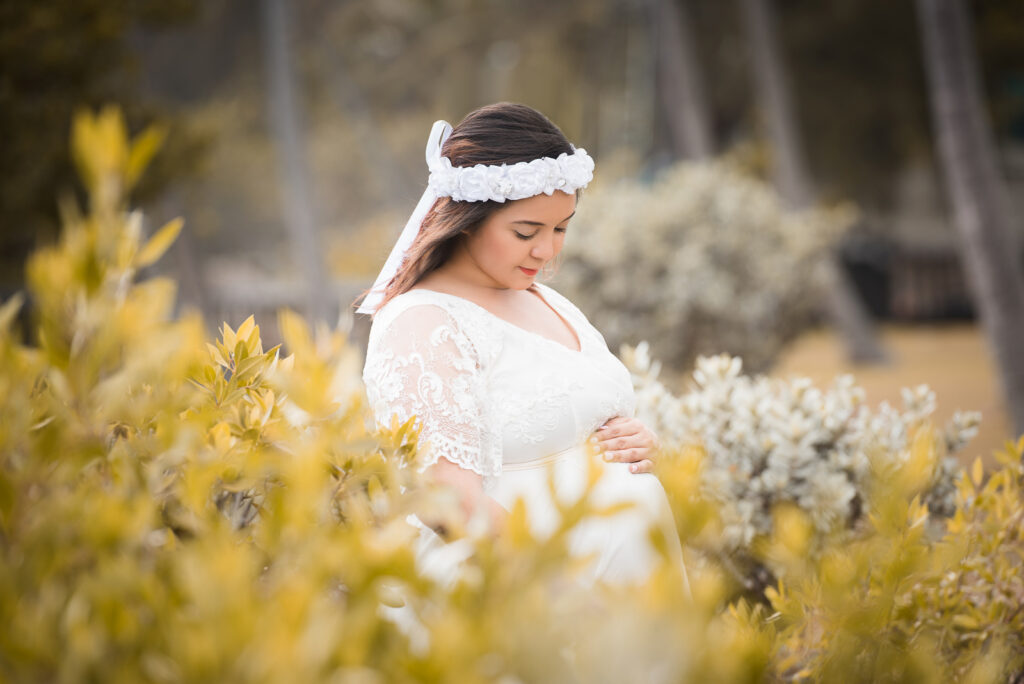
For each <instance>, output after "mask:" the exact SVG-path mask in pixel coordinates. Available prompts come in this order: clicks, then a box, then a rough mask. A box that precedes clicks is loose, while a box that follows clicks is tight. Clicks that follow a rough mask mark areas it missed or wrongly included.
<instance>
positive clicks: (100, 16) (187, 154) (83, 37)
mask: <svg viewBox="0 0 1024 684" xmlns="http://www.w3.org/2000/svg"><path fill="white" fill-rule="evenodd" d="M197 6H198V2H197V1H196V0H165V1H164V2H132V1H131V0H47V1H46V2H23V1H22V0H0V131H2V132H3V139H4V144H3V145H0V211H2V212H3V215H2V220H0V290H13V289H17V288H19V287H20V286H21V283H22V273H23V272H22V264H23V261H24V258H25V256H26V255H27V254H28V252H29V250H31V249H32V248H33V247H34V246H35V245H37V244H39V243H45V242H49V241H52V240H53V239H54V237H55V236H56V228H57V206H56V202H55V197H56V196H57V195H58V194H59V192H61V191H65V190H68V189H70V188H72V187H74V183H75V178H74V174H73V172H72V168H71V165H70V163H69V162H68V154H67V150H68V144H69V141H68V135H69V131H68V125H67V122H68V121H70V120H71V117H72V113H73V112H74V110H75V109H76V108H77V107H80V106H96V105H99V104H102V103H105V102H111V101H116V102H118V103H120V104H121V105H122V107H123V108H124V110H125V112H126V114H127V117H128V119H129V121H130V122H132V125H133V127H135V125H136V124H138V123H142V122H151V121H154V120H156V121H161V122H163V123H165V124H167V125H168V126H169V127H170V128H171V131H172V136H174V137H175V140H174V144H172V145H170V146H169V149H171V150H173V152H172V153H171V154H168V155H163V156H162V157H161V158H160V159H159V160H157V162H156V163H155V165H154V167H153V169H152V173H151V174H150V175H149V176H147V178H146V180H145V181H144V182H143V184H142V185H140V186H139V188H138V190H137V192H136V195H135V199H136V201H140V200H144V199H145V198H147V197H152V196H153V195H155V194H156V193H157V192H158V191H159V189H160V188H162V187H164V186H165V185H166V183H167V180H168V178H169V177H170V176H171V175H177V174H180V173H181V172H182V171H184V170H185V169H187V168H189V167H190V166H191V165H192V164H194V162H195V161H196V159H197V158H198V154H199V147H198V143H200V141H198V140H197V139H195V138H194V137H188V136H185V135H182V134H181V133H182V130H181V127H180V126H179V124H180V121H179V120H178V119H176V118H174V117H173V116H172V115H171V113H170V112H168V111H166V110H161V109H160V108H158V107H157V106H156V105H155V104H154V103H153V102H151V101H149V100H146V99H144V98H142V97H140V96H139V85H138V83H137V81H136V78H135V77H136V76H137V73H136V72H135V70H134V69H135V66H136V64H135V53H134V51H133V49H132V48H131V47H130V41H129V38H130V33H131V31H132V30H133V29H135V28H137V27H140V26H144V27H150V28H153V29H154V30H157V29H160V28H166V27H170V26H177V25H182V24H184V23H187V22H189V21H191V20H192V19H193V18H194V17H195V16H196V10H197ZM55 133H56V134H55Z"/></svg>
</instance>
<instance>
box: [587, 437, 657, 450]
mask: <svg viewBox="0 0 1024 684" xmlns="http://www.w3.org/2000/svg"><path fill="white" fill-rule="evenodd" d="M597 445H598V447H600V448H601V449H602V450H604V451H624V450H627V449H633V450H637V449H649V448H650V447H651V442H650V440H648V439H646V438H645V437H644V436H643V435H628V436H626V437H614V438H611V439H603V440H600V441H598V443H597Z"/></svg>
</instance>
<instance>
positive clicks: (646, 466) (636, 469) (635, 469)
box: [629, 458, 654, 473]
mask: <svg viewBox="0 0 1024 684" xmlns="http://www.w3.org/2000/svg"><path fill="white" fill-rule="evenodd" d="M629 472H631V473H651V472H654V462H653V461H651V459H649V458H645V459H643V460H642V461H637V462H636V463H630V464H629Z"/></svg>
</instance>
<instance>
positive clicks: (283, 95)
mask: <svg viewBox="0 0 1024 684" xmlns="http://www.w3.org/2000/svg"><path fill="white" fill-rule="evenodd" d="M262 9H263V33H264V41H265V43H264V50H263V52H264V56H265V60H266V62H265V63H266V69H267V75H268V87H267V97H268V100H269V101H268V109H269V110H270V125H271V135H272V138H273V140H274V143H275V145H276V147H277V154H278V159H279V161H278V165H277V169H278V176H279V179H280V186H281V189H282V193H283V197H282V200H283V205H284V224H285V228H286V229H287V231H288V239H289V242H290V243H291V250H292V258H293V259H294V261H295V267H296V268H297V269H298V270H299V272H300V273H301V274H302V277H303V278H304V279H305V281H306V283H305V284H306V288H305V289H306V297H305V298H306V302H305V309H306V311H305V313H306V315H308V316H309V317H311V318H314V319H327V318H328V316H329V314H330V312H329V311H328V306H329V305H330V301H329V298H328V296H327V286H328V282H327V276H326V272H325V268H324V263H323V259H322V256H321V249H320V244H319V239H318V236H317V225H316V218H315V216H314V212H313V193H312V192H311V191H310V183H309V171H308V165H307V162H306V154H305V150H304V148H303V140H302V129H301V116H300V113H299V111H300V106H299V102H298V100H297V98H296V96H295V89H294V87H293V76H292V68H291V61H290V58H289V45H288V37H289V15H288V11H289V10H288V2H287V0H263V3H262Z"/></svg>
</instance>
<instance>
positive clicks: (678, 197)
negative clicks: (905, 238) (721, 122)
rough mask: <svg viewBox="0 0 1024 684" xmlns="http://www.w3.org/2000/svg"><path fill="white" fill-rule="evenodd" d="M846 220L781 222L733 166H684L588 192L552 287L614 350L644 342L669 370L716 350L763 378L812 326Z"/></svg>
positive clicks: (835, 211) (776, 206) (835, 212)
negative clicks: (824, 270) (824, 264)
mask: <svg viewBox="0 0 1024 684" xmlns="http://www.w3.org/2000/svg"><path fill="white" fill-rule="evenodd" d="M854 215H855V212H854V211H853V209H852V207H850V206H849V205H840V206H838V207H834V208H828V209H826V208H820V209H814V210H808V211H803V212H799V213H797V212H792V211H788V210H786V209H785V208H784V207H783V206H782V204H781V200H780V199H779V197H778V195H777V193H776V192H775V191H774V190H773V189H772V188H771V186H770V185H768V184H767V183H765V182H764V181H761V180H759V179H757V178H755V177H753V176H751V175H750V174H749V173H747V172H745V171H742V170H741V169H740V168H739V167H738V165H737V164H736V163H734V162H733V161H731V160H729V159H722V160H714V161H707V162H680V163H679V164H676V165H674V166H672V167H669V168H667V169H665V170H663V171H662V172H661V173H660V174H659V175H658V176H657V177H656V178H655V180H654V181H653V182H652V183H645V182H640V181H637V180H622V181H619V182H618V183H614V184H610V185H599V186H596V187H593V188H592V189H588V190H587V193H586V196H585V197H584V198H583V199H582V200H581V201H580V207H579V213H578V215H577V217H576V218H575V224H574V225H575V228H574V229H573V231H574V232H578V233H579V235H578V236H571V237H570V239H569V240H567V241H566V243H565V247H564V249H563V251H562V253H561V255H560V258H561V259H562V260H563V263H562V264H561V266H560V267H559V270H558V273H557V277H556V278H555V283H557V284H559V285H560V286H561V287H563V288H564V291H565V294H566V295H567V296H568V297H569V298H570V299H571V300H573V301H574V302H576V303H577V304H578V306H579V307H580V308H581V309H582V310H583V311H584V312H585V313H586V314H587V316H588V318H590V320H591V321H593V322H594V325H595V326H596V327H597V328H598V329H599V330H601V331H602V333H603V334H604V335H605V337H606V339H607V341H608V345H609V347H610V348H612V349H616V348H618V347H619V346H620V345H621V344H623V343H628V344H637V343H638V342H640V341H641V340H649V341H650V345H651V353H652V355H653V356H655V357H657V358H659V359H662V360H663V361H664V363H666V364H668V365H669V366H670V367H671V368H673V369H674V370H677V371H681V370H683V369H685V368H688V367H689V366H690V364H692V363H693V361H694V360H695V359H696V357H697V356H698V355H700V354H711V353H717V352H721V351H725V352H728V353H730V354H733V355H736V356H741V357H743V359H744V362H745V363H747V364H748V366H749V367H750V368H752V369H754V370H760V369H764V368H765V367H767V366H768V365H769V364H770V363H771V362H772V360H773V359H774V357H775V356H776V355H777V354H778V352H779V350H780V349H781V348H782V346H783V344H785V343H786V342H787V341H789V340H790V339H792V338H793V337H795V336H796V335H797V334H798V333H800V332H801V331H803V330H804V329H805V328H806V327H807V326H808V325H809V324H810V323H811V322H813V320H814V315H815V313H816V311H817V307H818V302H819V299H820V298H819V296H818V290H819V289H820V286H821V274H820V272H819V270H818V268H819V264H820V262H821V261H822V259H823V258H824V257H825V256H826V255H827V254H828V252H829V250H830V249H831V246H832V245H833V244H834V243H835V242H836V241H837V240H838V239H839V238H840V236H841V235H842V234H843V233H844V232H845V231H846V229H847V228H848V227H849V226H850V224H851V223H852V221H853V218H854ZM641 264H642V267H641V266H640V265H641Z"/></svg>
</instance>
